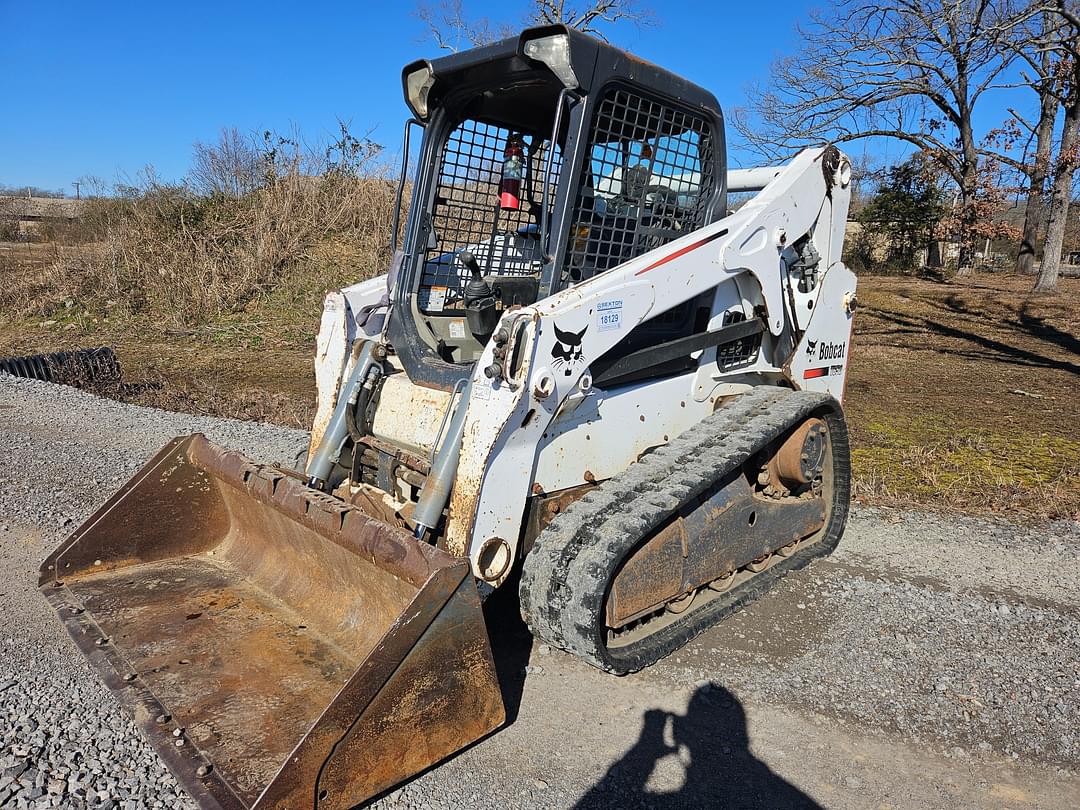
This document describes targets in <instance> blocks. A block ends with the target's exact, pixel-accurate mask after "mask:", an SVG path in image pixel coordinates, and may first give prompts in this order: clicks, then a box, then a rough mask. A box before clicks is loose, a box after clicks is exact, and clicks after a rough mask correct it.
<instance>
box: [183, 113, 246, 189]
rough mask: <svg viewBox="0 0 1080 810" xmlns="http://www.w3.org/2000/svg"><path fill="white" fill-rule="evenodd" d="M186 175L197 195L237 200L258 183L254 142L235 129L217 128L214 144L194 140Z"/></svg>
mask: <svg viewBox="0 0 1080 810" xmlns="http://www.w3.org/2000/svg"><path fill="white" fill-rule="evenodd" d="M188 176H189V178H190V180H191V183H192V185H193V186H194V188H195V190H196V191H198V192H199V193H201V194H207V195H214V194H220V195H222V196H225V197H232V198H233V199H236V200H238V199H240V198H241V197H243V196H244V195H245V194H249V193H250V192H252V191H254V190H255V189H256V188H258V185H259V156H258V152H257V151H256V149H255V144H254V143H253V142H252V139H251V138H250V137H248V136H246V135H242V134H241V133H240V131H239V130H238V129H236V128H232V129H223V130H221V134H220V135H219V136H218V140H217V143H203V142H202V141H196V142H195V145H194V146H193V147H192V156H191V171H190V172H189V175H188Z"/></svg>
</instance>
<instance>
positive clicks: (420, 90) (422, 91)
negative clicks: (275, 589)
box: [405, 65, 435, 118]
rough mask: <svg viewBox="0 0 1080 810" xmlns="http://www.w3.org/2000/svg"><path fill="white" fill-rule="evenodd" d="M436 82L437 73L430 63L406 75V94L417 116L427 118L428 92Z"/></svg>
mask: <svg viewBox="0 0 1080 810" xmlns="http://www.w3.org/2000/svg"><path fill="white" fill-rule="evenodd" d="M434 84H435V74H434V73H432V71H431V67H430V66H429V65H424V67H421V68H417V69H416V70H414V71H413V72H412V73H410V74H409V75H408V76H406V77H405V95H406V97H407V100H408V102H409V106H410V107H412V111H413V112H414V113H416V117H417V118H427V114H428V93H430V92H431V88H432V86H434Z"/></svg>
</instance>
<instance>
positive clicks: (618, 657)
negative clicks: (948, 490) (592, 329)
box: [520, 386, 850, 674]
mask: <svg viewBox="0 0 1080 810" xmlns="http://www.w3.org/2000/svg"><path fill="white" fill-rule="evenodd" d="M810 416H819V417H821V418H823V419H824V420H825V422H826V424H827V426H828V429H829V437H830V442H831V445H832V458H833V481H834V486H833V493H832V495H833V497H832V510H831V513H830V518H829V525H828V526H827V527H826V533H825V536H824V537H822V538H821V539H819V540H818V541H817V542H815V543H813V544H811V545H809V546H807V547H806V548H804V549H799V550H798V551H797V552H796V553H795V554H792V555H791V556H790V557H787V558H783V559H781V560H779V561H777V562H775V563H774V564H773V565H771V566H770V567H769V568H768V569H766V570H765V571H763V572H761V573H760V574H758V575H756V576H754V577H752V578H751V579H750V580H748V581H747V582H745V583H744V584H742V585H740V586H736V587H735V588H733V589H732V590H731V591H729V592H728V593H726V594H723V595H722V596H718V597H716V598H714V599H712V600H711V601H709V602H708V603H707V604H705V605H704V606H702V607H701V608H700V609H697V610H690V611H688V612H687V613H686V615H685V618H684V619H683V620H682V621H679V622H676V623H674V624H670V625H667V626H665V627H663V628H661V629H660V630H658V631H657V632H656V633H654V634H652V635H650V636H648V637H646V638H645V639H642V640H640V641H638V642H636V643H634V644H632V645H627V646H626V647H622V648H616V649H614V650H608V648H607V645H606V644H605V641H604V639H605V635H606V631H605V627H604V624H603V613H604V599H605V597H606V594H607V590H608V587H609V585H610V581H611V578H612V576H613V573H614V572H615V571H616V570H617V568H618V566H619V564H620V562H621V561H622V560H623V559H624V558H625V556H626V555H627V554H629V553H630V552H631V551H632V550H633V548H634V547H635V546H636V545H637V544H638V543H639V542H640V541H641V539H642V538H644V537H647V536H648V535H649V534H651V533H652V531H653V530H654V529H655V528H656V527H657V526H659V525H660V524H661V523H663V522H664V521H665V520H666V519H667V518H668V517H670V516H671V515H672V513H674V512H675V511H676V510H677V509H678V508H679V507H680V506H681V505H682V504H685V503H688V502H690V501H691V500H692V499H694V498H696V497H697V496H699V495H701V494H702V493H703V492H704V491H705V490H706V489H708V488H709V487H710V486H712V485H713V484H714V483H715V482H716V481H718V480H720V479H721V478H723V477H724V476H725V475H726V474H728V473H729V472H731V471H732V470H735V469H737V468H738V467H740V466H742V465H743V464H745V463H746V462H747V461H748V460H749V459H750V458H751V457H752V456H753V455H754V454H755V453H756V452H758V451H759V450H761V449H763V448H764V447H766V446H767V445H768V444H769V442H771V441H772V440H773V439H775V438H777V437H778V436H780V435H782V434H783V433H784V432H785V431H787V430H789V429H790V428H792V427H794V426H795V425H797V424H799V423H800V422H802V421H803V420H805V419H806V418H808V417H810ZM849 498H850V456H849V450H848V436H847V427H846V424H845V422H844V416H843V412H842V411H841V409H840V404H839V403H838V402H837V401H836V400H835V399H833V398H832V397H830V396H828V395H826V394H819V393H814V392H809V391H791V390H789V389H785V388H774V387H771V386H761V387H759V388H756V389H754V390H753V391H751V392H749V393H746V394H743V395H741V396H740V397H738V398H737V399H736V400H734V401H733V402H731V403H729V404H727V405H725V406H723V407H722V408H720V409H719V410H718V411H716V412H715V413H713V414H712V415H711V416H709V417H707V418H706V419H704V420H702V421H701V422H700V423H699V424H698V425H696V426H695V427H693V428H691V429H690V430H689V431H687V432H686V433H684V434H682V435H681V436H678V437H676V438H675V439H674V440H673V441H672V442H670V443H668V444H667V445H665V446H663V447H660V448H658V449H657V450H655V451H653V452H652V453H650V454H648V455H646V456H644V457H643V458H642V459H641V460H639V461H638V462H637V463H635V464H632V465H631V466H630V467H628V468H627V469H626V471H625V472H623V473H622V474H620V475H618V476H616V477H615V478H613V479H611V480H609V481H606V482H604V483H603V484H601V485H600V486H598V487H596V488H595V489H594V490H592V491H591V492H589V493H588V494H587V495H585V496H584V497H583V498H581V499H580V500H578V501H576V502H574V503H573V504H572V505H570V506H569V507H568V508H567V509H566V510H565V511H564V512H563V513H561V514H560V515H559V516H558V517H556V518H555V519H554V520H553V521H552V522H551V524H550V525H549V526H548V527H547V528H546V529H545V530H544V531H543V532H541V533H540V535H539V537H538V538H537V541H536V544H535V545H534V547H533V549H532V551H531V552H530V553H529V555H528V556H527V557H526V558H525V562H524V565H523V571H522V578H521V585H520V597H521V612H522V617H523V618H524V619H525V621H526V622H527V623H528V625H529V627H530V628H531V629H532V631H533V634H534V635H537V636H539V637H541V638H542V639H544V640H545V641H547V642H548V643H550V644H553V645H555V646H557V647H560V648H561V649H564V650H566V651H568V652H571V653H574V654H575V655H578V656H580V657H582V658H584V659H585V660H586V661H588V662H589V663H590V664H593V665H594V666H596V667H599V668H600V669H604V670H607V671H609V672H615V673H619V674H624V673H627V672H634V671H637V670H639V669H641V668H643V667H646V666H648V665H650V664H652V663H654V662H656V661H657V660H659V659H660V658H663V657H664V656H666V655H668V654H670V653H672V652H674V651H675V650H677V649H679V648H680V647H682V646H683V645H684V644H686V643H687V642H688V641H690V639H692V638H693V637H694V636H696V635H698V634H699V633H701V632H702V631H703V630H705V629H706V628H707V627H709V626H711V625H713V624H715V623H716V622H718V621H719V620H720V619H722V618H723V617H724V616H726V615H728V614H729V613H731V612H733V611H735V610H737V609H738V608H739V607H741V606H742V605H744V604H746V603H747V602H749V601H751V600H752V599H754V598H756V597H757V596H759V595H760V594H761V593H763V592H764V591H766V590H768V588H769V587H771V586H772V585H773V584H774V583H775V582H776V581H777V580H779V579H780V578H781V577H782V576H783V575H784V574H785V573H787V572H788V571H791V570H794V569H796V568H801V567H803V566H804V565H806V564H807V563H809V562H810V560H811V559H813V558H814V557H817V556H821V555H824V554H828V553H829V552H831V551H832V550H833V549H834V548H835V547H836V544H837V542H838V541H839V539H840V535H841V534H842V533H843V529H844V524H845V522H846V520H847V512H848V504H849Z"/></svg>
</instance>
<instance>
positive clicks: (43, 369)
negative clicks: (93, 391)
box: [0, 346, 120, 386]
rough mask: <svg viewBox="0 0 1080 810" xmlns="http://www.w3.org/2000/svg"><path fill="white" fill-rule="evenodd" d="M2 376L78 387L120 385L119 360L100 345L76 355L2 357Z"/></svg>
mask: <svg viewBox="0 0 1080 810" xmlns="http://www.w3.org/2000/svg"><path fill="white" fill-rule="evenodd" d="M0 374H11V375H12V376H14V377H29V378H30V379H33V380H43V381H44V382H52V383H61V384H63V385H75V386H79V385H85V384H87V383H98V384H100V383H118V382H120V361H119V360H118V359H117V358H116V353H115V352H114V351H113V350H112V349H110V348H109V347H108V346H99V347H98V348H96V349H78V350H76V351H73V352H52V353H50V354H31V355H27V356H25V357H3V358H0Z"/></svg>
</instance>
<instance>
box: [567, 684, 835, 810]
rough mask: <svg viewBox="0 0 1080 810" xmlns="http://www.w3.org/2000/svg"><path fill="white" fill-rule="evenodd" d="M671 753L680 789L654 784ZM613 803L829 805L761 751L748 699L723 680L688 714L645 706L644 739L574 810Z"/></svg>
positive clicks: (698, 697)
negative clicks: (753, 744) (749, 720)
mask: <svg viewBox="0 0 1080 810" xmlns="http://www.w3.org/2000/svg"><path fill="white" fill-rule="evenodd" d="M668 756H678V758H679V760H680V761H681V763H682V765H683V768H684V769H685V780H684V783H683V786H682V787H681V788H680V789H678V790H676V791H673V792H665V791H662V790H661V791H653V790H649V789H648V787H647V783H648V781H649V777H650V776H651V775H652V773H653V771H654V770H655V769H656V767H657V765H658V763H659V762H660V760H661V759H663V758H665V757H668ZM607 807H626V808H632V807H648V808H654V809H655V810H675V808H699V807H715V808H724V809H725V810H729V809H730V810H734V808H746V809H747V810H749V809H750V808H762V810H765V808H768V810H776V808H785V810H787V809H788V808H799V810H812V809H816V810H821V805H819V804H818V803H817V802H816V801H814V800H813V799H812V798H810V797H809V796H807V795H806V794H805V793H803V792H802V791H801V790H799V789H798V788H797V787H795V786H794V785H792V784H791V783H790V782H788V781H786V780H785V779H783V778H782V777H780V776H777V775H776V774H775V773H773V772H772V770H771V769H770V768H769V766H768V765H766V764H765V763H764V762H762V761H761V760H759V759H758V758H757V757H755V756H754V755H753V753H752V752H751V751H750V738H749V735H748V733H747V730H746V712H745V711H743V707H742V704H740V703H739V701H738V699H737V698H736V697H735V695H733V694H732V693H731V692H730V691H728V690H727V689H725V688H723V687H722V686H715V685H714V686H703V687H701V688H699V689H698V690H697V691H696V692H695V693H694V695H693V697H691V698H690V704H689V705H688V706H687V708H686V714H673V713H672V712H668V711H663V710H660V709H649V710H648V711H646V712H645V717H644V725H643V727H642V729H641V736H640V737H639V738H638V741H637V742H636V743H635V744H634V746H633V747H632V748H631V749H630V750H629V751H627V752H626V755H625V756H624V757H623V758H622V759H620V760H619V761H618V762H616V763H615V764H614V765H612V766H611V767H610V768H609V769H608V772H607V773H606V774H604V776H603V778H602V779H601V780H600V781H599V782H598V783H597V784H596V785H594V786H593V787H592V788H590V789H589V791H588V792H587V793H586V794H585V795H584V796H583V797H582V798H581V800H580V801H579V802H578V803H577V805H575V808H574V810H594V809H595V808H607Z"/></svg>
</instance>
